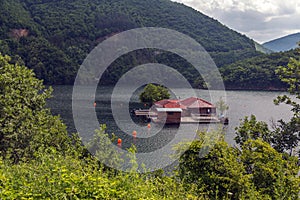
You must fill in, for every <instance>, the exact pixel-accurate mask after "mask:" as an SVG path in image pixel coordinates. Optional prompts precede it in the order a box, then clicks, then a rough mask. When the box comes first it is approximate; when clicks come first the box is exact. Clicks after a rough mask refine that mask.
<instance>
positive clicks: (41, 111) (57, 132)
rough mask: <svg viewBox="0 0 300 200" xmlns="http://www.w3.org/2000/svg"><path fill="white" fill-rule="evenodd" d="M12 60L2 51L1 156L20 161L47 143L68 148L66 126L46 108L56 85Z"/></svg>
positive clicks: (48, 145) (31, 155)
mask: <svg viewBox="0 0 300 200" xmlns="http://www.w3.org/2000/svg"><path fill="white" fill-rule="evenodd" d="M10 60H11V59H10V57H9V56H2V55H1V54H0V156H2V157H9V158H11V159H12V160H13V161H14V162H18V161H20V160H21V159H28V158H33V157H34V154H35V152H36V151H38V150H39V149H44V148H47V147H54V148H56V149H58V150H60V151H61V152H64V151H67V150H68V148H69V142H70V138H69V137H68V134H67V131H66V126H65V125H64V124H63V123H62V122H61V120H60V118H59V117H58V116H52V115H51V113H50V110H49V109H48V108H46V99H47V98H49V97H50V96H51V92H52V89H51V88H49V89H46V88H45V86H43V81H41V80H38V79H37V78H35V75H34V73H33V72H32V70H29V69H27V68H26V67H25V66H21V65H19V64H17V63H16V64H11V63H10Z"/></svg>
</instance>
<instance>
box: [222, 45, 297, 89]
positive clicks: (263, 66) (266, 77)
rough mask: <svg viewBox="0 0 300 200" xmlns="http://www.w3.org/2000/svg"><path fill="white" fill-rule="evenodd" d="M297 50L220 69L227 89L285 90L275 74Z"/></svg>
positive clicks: (252, 59) (264, 56)
mask: <svg viewBox="0 0 300 200" xmlns="http://www.w3.org/2000/svg"><path fill="white" fill-rule="evenodd" d="M296 56H299V52H298V51H297V50H291V51H287V52H281V53H271V54H262V55H259V56H255V57H253V58H248V59H245V60H242V61H238V62H236V63H233V64H230V65H227V66H224V67H221V68H220V72H221V74H222V76H223V80H224V84H225V86H226V88H227V89H252V90H278V89H285V88H286V84H284V83H283V82H282V81H281V80H280V78H279V76H278V75H277V74H276V72H275V71H276V69H277V68H278V67H279V66H287V64H288V62H289V59H290V58H291V57H296Z"/></svg>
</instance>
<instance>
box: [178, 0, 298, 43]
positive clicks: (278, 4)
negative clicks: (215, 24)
mask: <svg viewBox="0 0 300 200" xmlns="http://www.w3.org/2000/svg"><path fill="white" fill-rule="evenodd" d="M174 1H177V2H181V3H184V4H186V5H188V6H191V7H193V8H194V9H196V10H199V11H201V12H202V13H204V14H206V15H208V16H210V17H212V18H214V19H217V20H218V21H220V22H221V23H223V24H225V25H226V26H228V27H230V28H232V29H234V30H236V31H238V32H241V33H243V34H246V35H247V36H248V37H250V38H252V39H254V40H255V41H257V42H260V43H262V42H266V41H270V40H272V39H276V38H278V37H282V36H285V35H288V34H291V33H297V32H300V0H174Z"/></svg>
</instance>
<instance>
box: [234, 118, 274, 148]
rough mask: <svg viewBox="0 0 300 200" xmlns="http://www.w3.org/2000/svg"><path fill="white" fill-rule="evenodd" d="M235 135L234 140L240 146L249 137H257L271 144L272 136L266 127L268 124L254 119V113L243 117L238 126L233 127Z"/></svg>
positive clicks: (254, 138)
mask: <svg viewBox="0 0 300 200" xmlns="http://www.w3.org/2000/svg"><path fill="white" fill-rule="evenodd" d="M235 130H236V132H235V134H236V137H235V138H234V140H235V141H236V143H237V144H239V145H240V146H243V144H244V143H245V142H246V141H247V140H249V139H251V140H256V139H258V138H262V139H263V140H264V141H265V142H268V143H269V144H271V140H272V136H271V134H272V133H271V131H270V130H269V128H268V125H267V124H266V123H265V122H259V121H257V120H256V117H255V116H254V115H251V116H250V119H249V117H245V119H244V120H243V121H242V123H241V124H240V126H239V127H236V128H235Z"/></svg>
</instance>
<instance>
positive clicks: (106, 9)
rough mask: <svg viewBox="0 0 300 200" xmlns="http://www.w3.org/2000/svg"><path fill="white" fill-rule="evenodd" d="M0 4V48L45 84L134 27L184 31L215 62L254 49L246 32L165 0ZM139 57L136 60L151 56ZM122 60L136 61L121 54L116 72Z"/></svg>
mask: <svg viewBox="0 0 300 200" xmlns="http://www.w3.org/2000/svg"><path fill="white" fill-rule="evenodd" d="M0 6H1V8H2V9H1V13H0V25H1V26H0V52H2V53H3V54H8V55H11V56H13V57H14V58H13V59H17V60H19V59H20V58H21V59H22V60H23V61H24V62H25V64H26V65H27V66H28V67H29V68H31V69H33V70H34V71H35V73H36V74H37V76H38V77H39V78H42V79H44V81H45V83H46V84H72V83H73V81H74V78H75V75H76V72H77V70H78V68H79V66H80V64H81V63H82V62H83V60H84V58H85V57H86V55H87V54H88V53H89V52H90V51H91V50H92V49H93V48H94V47H95V46H96V45H97V44H98V43H99V42H101V41H103V40H104V39H106V38H107V37H109V36H111V35H113V34H115V33H119V32H122V31H125V30H129V29H132V28H137V27H163V28H170V29H174V30H177V31H180V32H182V33H184V34H187V35H189V36H190V37H192V38H194V39H195V40H196V41H198V42H199V43H200V44H201V45H202V46H203V47H204V48H205V49H206V50H207V51H209V53H210V54H211V56H212V57H213V58H214V60H215V62H216V64H217V65H218V66H223V65H226V64H231V63H233V62H235V61H237V60H241V59H244V58H249V57H252V56H254V55H257V54H258V53H257V52H256V50H255V45H254V42H253V41H252V40H250V39H249V38H247V37H246V36H244V35H241V34H239V33H237V32H235V31H233V30H230V29H229V28H227V27H226V26H224V25H222V24H221V23H219V22H218V21H216V20H214V19H212V18H209V17H207V16H205V15H203V14H202V13H200V12H198V11H196V10H194V9H192V8H189V7H187V6H184V5H183V4H179V3H174V2H171V1H169V0H145V1H139V0H113V1H112V0H80V1H79V0H75V1H66V0H60V1H46V0H40V1H32V0H11V1H3V0H2V1H0ZM142 54H147V53H142ZM144 57H146V58H144ZM127 59H130V58H127ZM141 59H142V60H140V61H139V62H148V61H149V60H151V59H149V57H147V56H142V58H141ZM151 61H152V60H151ZM154 61H156V62H160V61H161V60H159V58H158V59H156V58H154ZM175 61H176V60H175ZM163 62H164V63H166V62H167V63H168V61H166V59H164V60H163ZM172 62H173V63H174V61H172ZM123 63H124V65H126V63H130V66H131V67H132V66H134V65H136V64H138V63H135V62H134V61H132V59H131V60H130V62H129V61H126V59H124V60H123V61H122V62H121V65H119V64H118V65H116V66H115V68H117V72H115V73H116V74H119V73H120V71H122V69H119V68H120V66H121V67H123ZM186 68H189V66H186ZM187 71H191V69H187ZM110 78H111V77H109V76H108V77H104V79H110ZM187 78H188V79H189V80H190V81H191V82H195V80H196V79H197V77H187ZM107 82H108V83H111V82H112V81H107Z"/></svg>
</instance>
